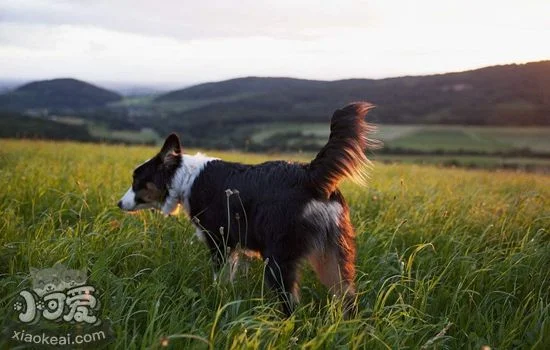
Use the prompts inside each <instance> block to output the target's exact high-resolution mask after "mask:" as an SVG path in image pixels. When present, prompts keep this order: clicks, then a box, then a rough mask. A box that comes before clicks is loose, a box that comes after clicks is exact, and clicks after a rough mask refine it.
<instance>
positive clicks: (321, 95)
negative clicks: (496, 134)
mask: <svg viewBox="0 0 550 350" xmlns="http://www.w3.org/2000/svg"><path fill="white" fill-rule="evenodd" d="M355 100H367V101H370V102H372V103H374V104H375V105H376V106H377V109H375V110H374V111H373V113H372V114H371V116H370V117H371V118H373V119H374V121H376V122H381V123H397V124H411V123H412V124H419V123H421V124H426V123H427V124H468V125H550V61H541V62H532V63H527V64H521V65H518V64H511V65H503V66H493V67H486V68H481V69H476V70H471V71H466V72H459V73H447V74H438V75H430V76H406V77H399V78H388V79H379V80H373V79H349V80H338V81H315V80H302V79H291V78H261V77H246V78H239V79H231V80H227V81H222V82H215V83H206V84H200V85H196V86H192V87H189V88H186V89H181V90H176V91H172V92H169V93H167V94H164V95H161V96H158V97H157V98H156V99H155V100H154V102H155V103H157V104H165V105H168V106H170V105H172V106H177V105H179V106H184V108H182V110H183V111H180V112H179V113H176V115H173V117H175V118H176V119H179V120H182V121H185V122H184V123H183V124H184V125H188V124H189V123H193V122H195V121H196V122H202V123H205V122H208V123H210V122H214V121H215V122H216V123H226V122H230V123H248V122H272V121H290V120H292V121H301V122H312V121H326V120H328V117H329V115H330V113H331V112H332V111H333V110H334V109H336V108H338V107H340V106H342V105H345V104H347V103H349V102H350V101H355ZM174 124H175V125H177V124H178V122H175V123H174ZM182 126H183V125H182Z"/></svg>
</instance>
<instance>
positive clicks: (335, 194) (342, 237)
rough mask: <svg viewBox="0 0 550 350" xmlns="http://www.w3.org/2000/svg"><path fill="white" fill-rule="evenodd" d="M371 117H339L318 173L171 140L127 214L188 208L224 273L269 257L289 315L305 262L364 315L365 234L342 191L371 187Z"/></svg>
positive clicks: (316, 165) (342, 112)
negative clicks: (360, 301) (242, 260)
mask: <svg viewBox="0 0 550 350" xmlns="http://www.w3.org/2000/svg"><path fill="white" fill-rule="evenodd" d="M370 108H371V105H370V104H368V103H364V102H359V103H353V104H350V105H348V106H346V107H344V108H342V109H338V110H336V111H335V112H334V115H333V116H332V121H331V126H330V130H331V132H330V137H329V140H328V143H327V144H326V145H325V146H324V147H323V148H322V149H321V151H320V152H319V154H317V156H316V157H315V159H313V161H311V162H310V163H309V164H301V163H292V162H287V161H270V162H265V163H262V164H258V165H245V164H240V163H230V162H225V161H223V160H220V159H217V158H210V157H206V156H204V155H202V154H200V153H198V154H196V155H187V154H183V153H182V149H181V145H180V141H179V139H178V137H177V136H176V135H175V134H171V135H170V136H168V138H167V139H166V141H165V143H164V145H163V146H162V149H161V150H160V152H159V153H158V154H157V155H155V156H154V157H153V158H151V159H150V160H148V161H146V162H145V163H143V164H142V165H140V166H138V167H137V168H136V169H135V170H134V173H133V182H132V187H130V189H129V190H128V192H126V194H125V195H124V196H123V197H122V199H121V200H120V201H119V202H118V206H119V207H120V208H121V209H122V210H125V211H135V210H139V209H146V208H156V209H159V210H161V211H162V212H163V213H164V214H166V215H171V214H174V213H176V212H177V209H178V207H179V206H180V205H181V206H183V208H184V209H185V211H186V212H187V214H188V215H189V217H190V218H191V219H192V222H193V224H194V225H195V227H196V229H197V231H196V234H197V236H198V237H199V238H200V239H201V240H202V241H204V242H205V243H206V245H207V246H208V248H209V250H210V252H211V254H212V261H213V263H214V265H215V268H218V269H219V268H221V267H222V265H223V263H224V262H225V261H226V259H227V257H228V256H229V257H230V258H231V260H232V261H236V260H235V256H237V253H238V252H239V251H246V252H248V253H254V254H256V255H259V256H261V257H262V258H263V259H264V262H265V264H266V273H265V279H266V282H267V283H268V285H269V286H270V287H271V288H273V289H274V290H276V291H277V292H278V295H279V296H280V299H281V301H282V302H283V303H282V305H283V310H284V312H285V313H286V314H287V315H290V313H291V312H292V310H293V308H294V306H295V303H296V302H297V301H298V279H299V271H298V270H299V267H300V263H301V262H302V261H304V260H308V261H309V262H310V263H311V266H312V267H313V269H314V270H315V272H316V274H317V276H318V277H319V280H320V281H321V282H322V283H323V284H324V285H325V286H327V287H328V288H329V289H330V291H331V292H332V293H335V294H336V295H338V296H339V297H342V298H343V300H344V302H345V304H346V305H347V307H348V308H350V309H351V308H354V306H353V305H354V303H355V287H354V278H355V265H354V264H355V233H354V229H353V227H352V225H351V221H350V215H349V208H348V206H347V204H346V201H345V200H344V197H343V196H342V194H341V193H340V191H339V190H338V184H339V183H340V182H341V181H342V180H343V179H345V178H350V179H352V180H354V181H355V182H357V183H359V184H365V182H366V172H365V169H366V166H368V165H369V164H370V162H369V161H368V160H367V158H366V156H365V150H366V149H367V147H369V146H371V145H372V144H371V143H370V142H369V141H370V140H369V139H367V134H368V133H370V131H371V130H372V128H371V126H370V125H369V124H367V123H366V122H365V115H366V113H367V111H368V110H369V109H370Z"/></svg>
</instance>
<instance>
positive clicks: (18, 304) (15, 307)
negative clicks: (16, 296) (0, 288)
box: [13, 301, 23, 311]
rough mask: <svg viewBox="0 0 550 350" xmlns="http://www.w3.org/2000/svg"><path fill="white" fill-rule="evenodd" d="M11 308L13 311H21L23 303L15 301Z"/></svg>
mask: <svg viewBox="0 0 550 350" xmlns="http://www.w3.org/2000/svg"><path fill="white" fill-rule="evenodd" d="M13 309H14V310H15V311H21V310H23V304H21V303H20V302H19V301H17V302H16V303H15V304H13Z"/></svg>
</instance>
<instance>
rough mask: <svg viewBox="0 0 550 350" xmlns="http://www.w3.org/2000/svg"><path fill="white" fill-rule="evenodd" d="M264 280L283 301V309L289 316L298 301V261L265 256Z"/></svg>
mask: <svg viewBox="0 0 550 350" xmlns="http://www.w3.org/2000/svg"><path fill="white" fill-rule="evenodd" d="M265 280H266V282H267V284H268V285H269V286H270V287H271V288H272V289H274V290H275V291H276V292H277V293H278V295H279V298H280V299H281V301H282V303H283V311H284V313H285V314H286V315H287V316H290V314H291V313H292V311H294V307H295V306H296V304H297V303H298V301H299V293H298V262H297V261H294V260H291V261H284V260H281V259H277V257H274V256H268V257H267V258H266V269H265Z"/></svg>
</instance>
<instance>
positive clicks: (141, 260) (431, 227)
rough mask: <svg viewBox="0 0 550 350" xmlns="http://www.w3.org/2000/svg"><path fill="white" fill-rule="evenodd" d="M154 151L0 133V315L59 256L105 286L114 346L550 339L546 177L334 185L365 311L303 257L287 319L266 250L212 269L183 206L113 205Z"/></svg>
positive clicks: (514, 343)
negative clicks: (337, 295) (127, 209)
mask: <svg viewBox="0 0 550 350" xmlns="http://www.w3.org/2000/svg"><path fill="white" fill-rule="evenodd" d="M155 151H156V149H153V148H146V147H123V146H99V145H81V144H76V143H63V142H61V143H50V142H39V141H6V140H4V141H0V189H1V190H0V210H1V213H2V214H1V215H0V232H1V233H0V315H5V314H6V313H7V312H8V310H9V309H10V308H12V306H13V298H14V297H15V295H16V294H17V293H18V292H19V291H20V290H22V289H23V288H27V287H29V286H30V279H29V274H28V271H29V267H30V266H34V267H51V266H52V265H53V264H54V263H55V262H63V263H64V264H66V265H68V266H71V267H73V268H76V267H86V268H87V269H88V275H89V279H90V280H91V281H93V284H94V286H97V288H99V289H100V290H101V294H100V295H99V299H100V301H101V303H102V312H103V317H106V318H109V319H110V320H111V321H112V323H113V328H114V331H115V336H116V340H115V341H114V342H113V343H112V344H111V346H112V347H115V348H124V349H126V348H130V349H131V348H161V347H163V346H168V347H173V348H215V349H219V348H256V347H261V348H265V347H278V348H308V349H310V348H312V349H316V348H323V349H324V348H326V349H332V348H368V349H395V348H413V349H417V348H428V349H432V348H434V349H444V348H448V349H456V348H480V347H481V346H483V345H488V346H490V347H492V348H496V349H512V348H538V349H546V348H550V292H549V289H550V233H549V228H550V178H549V177H544V176H540V175H533V174H522V173H507V172H502V173H498V172H492V173H490V172H479V171H465V170H458V169H440V168H435V167H419V166H413V165H377V166H376V167H375V169H374V170H373V172H372V174H371V178H372V180H371V184H370V186H369V187H368V188H366V189H364V188H358V187H357V186H355V185H352V184H345V185H344V186H343V192H344V194H345V196H346V198H347V200H348V202H349V204H350V207H351V211H352V219H353V222H354V225H355V227H356V229H357V245H358V258H357V267H358V271H359V273H358V278H357V290H358V291H359V296H358V304H359V314H358V315H357V317H356V318H353V319H350V320H344V319H343V317H342V313H341V310H340V307H339V300H335V299H333V298H332V297H331V296H330V295H328V293H327V291H326V290H325V289H324V287H323V286H322V285H321V284H320V283H319V282H318V281H317V280H316V279H315V278H314V276H313V274H312V273H311V271H310V270H309V268H307V267H306V268H305V270H304V276H303V277H304V278H303V281H302V288H301V291H302V300H301V304H300V306H299V307H298V309H297V310H296V312H295V313H294V314H293V315H292V317H290V318H288V319H285V318H284V317H282V315H281V313H280V312H279V307H278V305H277V304H276V298H274V297H273V295H272V294H271V293H270V291H269V290H267V289H266V288H264V285H263V282H262V276H263V272H264V270H263V267H264V266H263V263H262V262H261V261H253V262H251V268H250V269H249V270H248V271H244V270H242V271H240V272H239V274H238V276H237V278H236V280H235V282H234V283H233V284H231V283H228V282H224V281H221V282H220V281H219V280H218V281H216V282H214V280H213V272H212V269H211V264H210V263H209V254H208V252H207V250H206V248H205V247H204V246H203V245H202V244H201V243H200V242H198V241H197V240H196V239H195V238H194V237H193V232H194V229H193V228H192V227H191V225H190V223H189V221H188V220H187V219H186V218H185V217H183V216H182V217H177V218H176V217H169V218H165V217H162V216H161V215H160V214H158V213H154V212H148V211H147V212H143V213H140V214H137V215H127V214H126V215H125V214H123V213H122V212H120V211H119V210H118V208H116V206H115V203H116V202H117V200H118V199H119V197H120V196H121V195H122V194H123V193H124V192H125V190H126V189H127V188H128V186H129V185H130V181H131V170H132V169H133V168H134V167H135V166H136V165H137V164H139V163H141V162H142V161H143V160H145V159H147V158H149V157H150V156H151V155H152V154H153V153H154V152H155ZM213 154H214V155H216V156H221V157H222V158H225V159H229V160H239V161H244V162H258V161H261V160H265V159H267V156H266V157H264V156H253V155H247V154H238V153H225V154H220V153H213ZM222 195H223V194H222Z"/></svg>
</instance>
